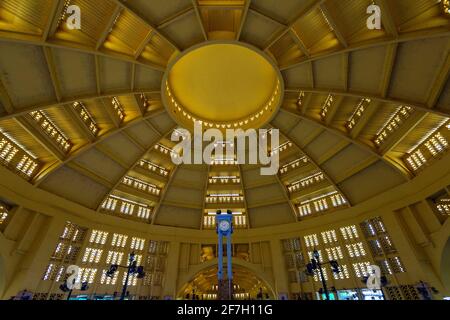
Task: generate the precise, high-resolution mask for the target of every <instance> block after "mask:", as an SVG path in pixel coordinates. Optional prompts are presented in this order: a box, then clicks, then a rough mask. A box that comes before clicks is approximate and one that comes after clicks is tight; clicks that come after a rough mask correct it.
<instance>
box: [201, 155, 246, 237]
mask: <svg viewBox="0 0 450 320" xmlns="http://www.w3.org/2000/svg"><path fill="white" fill-rule="evenodd" d="M236 148H237V147H236ZM238 169H239V179H240V181H241V188H242V196H243V197H244V209H245V216H246V217H247V229H250V227H251V225H250V214H249V212H248V203H247V197H246V196H245V186H244V175H243V174H242V172H243V171H242V166H241V165H240V164H238ZM205 196H206V194H205ZM203 201H205V200H203Z"/></svg>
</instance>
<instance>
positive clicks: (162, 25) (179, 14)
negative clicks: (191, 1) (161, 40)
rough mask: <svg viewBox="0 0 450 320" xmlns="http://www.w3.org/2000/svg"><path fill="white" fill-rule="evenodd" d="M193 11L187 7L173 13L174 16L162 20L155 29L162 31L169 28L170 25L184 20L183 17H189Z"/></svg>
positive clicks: (192, 8)
mask: <svg viewBox="0 0 450 320" xmlns="http://www.w3.org/2000/svg"><path fill="white" fill-rule="evenodd" d="M193 10H194V7H188V8H186V9H183V10H181V11H179V12H177V13H175V14H174V15H172V16H170V17H168V18H166V19H164V20H163V21H162V22H160V23H159V24H158V25H157V26H156V28H157V29H159V30H161V29H164V28H165V27H167V26H169V25H170V24H172V23H174V22H176V21H178V20H180V19H182V18H184V17H185V16H187V15H189V14H190V13H191V12H192V11H193Z"/></svg>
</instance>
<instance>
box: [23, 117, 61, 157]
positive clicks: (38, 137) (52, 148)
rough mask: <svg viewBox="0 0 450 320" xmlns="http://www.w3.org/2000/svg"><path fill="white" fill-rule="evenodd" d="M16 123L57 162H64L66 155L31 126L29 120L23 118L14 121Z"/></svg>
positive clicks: (43, 134)
mask: <svg viewBox="0 0 450 320" xmlns="http://www.w3.org/2000/svg"><path fill="white" fill-rule="evenodd" d="M14 120H15V121H16V123H17V124H18V125H19V126H20V127H21V128H22V129H24V130H25V131H26V132H27V133H28V134H29V135H31V136H32V137H33V138H34V139H35V140H36V141H37V142H38V143H39V144H40V145H41V146H42V147H43V148H44V149H45V150H47V151H48V152H49V153H50V154H51V155H52V156H53V157H54V158H55V159H56V160H58V162H60V163H61V162H62V161H64V158H65V157H66V155H65V154H64V153H63V152H62V151H60V150H59V149H58V148H57V147H56V146H55V145H54V144H53V143H52V141H51V140H50V138H49V137H47V136H46V135H45V133H43V132H40V131H39V130H38V129H37V128H36V127H35V126H34V125H32V124H31V121H32V120H30V119H27V117H25V116H23V117H22V116H21V117H17V118H15V119H14Z"/></svg>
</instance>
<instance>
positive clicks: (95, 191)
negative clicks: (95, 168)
mask: <svg viewBox="0 0 450 320" xmlns="http://www.w3.org/2000/svg"><path fill="white" fill-rule="evenodd" d="M62 181H65V183H62ZM40 188H42V189H44V190H47V191H49V192H52V193H54V194H56V195H58V196H61V197H63V198H66V199H68V200H72V201H75V202H76V203H79V204H81V205H83V206H86V207H88V208H93V207H94V206H95V205H96V204H97V203H98V202H99V201H100V200H101V199H102V198H103V197H104V195H105V194H106V193H107V192H108V191H109V189H108V188H106V187H105V186H103V185H101V184H99V183H97V182H95V181H93V180H91V179H89V178H88V177H86V176H84V175H82V174H80V173H79V172H77V171H75V170H73V169H71V168H68V167H61V168H59V169H58V170H56V171H55V172H53V174H52V175H50V176H49V177H48V178H47V179H46V180H45V181H44V182H43V183H42V184H41V185H40ZM80 190H83V192H80Z"/></svg>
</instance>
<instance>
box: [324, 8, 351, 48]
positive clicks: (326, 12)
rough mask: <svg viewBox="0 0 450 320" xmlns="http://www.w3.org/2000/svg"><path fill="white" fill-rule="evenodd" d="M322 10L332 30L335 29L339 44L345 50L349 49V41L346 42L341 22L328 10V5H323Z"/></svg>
mask: <svg viewBox="0 0 450 320" xmlns="http://www.w3.org/2000/svg"><path fill="white" fill-rule="evenodd" d="M320 9H321V10H322V12H323V14H324V15H325V19H327V20H328V23H329V24H330V25H331V28H332V29H333V32H334V34H335V35H336V38H337V39H338V40H339V43H340V44H341V46H343V47H344V48H347V47H348V43H347V40H345V37H344V34H343V33H342V29H341V26H340V24H339V21H337V20H336V19H335V18H334V17H333V15H332V13H331V11H330V10H328V7H327V5H326V3H323V4H322V5H321V6H320Z"/></svg>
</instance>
